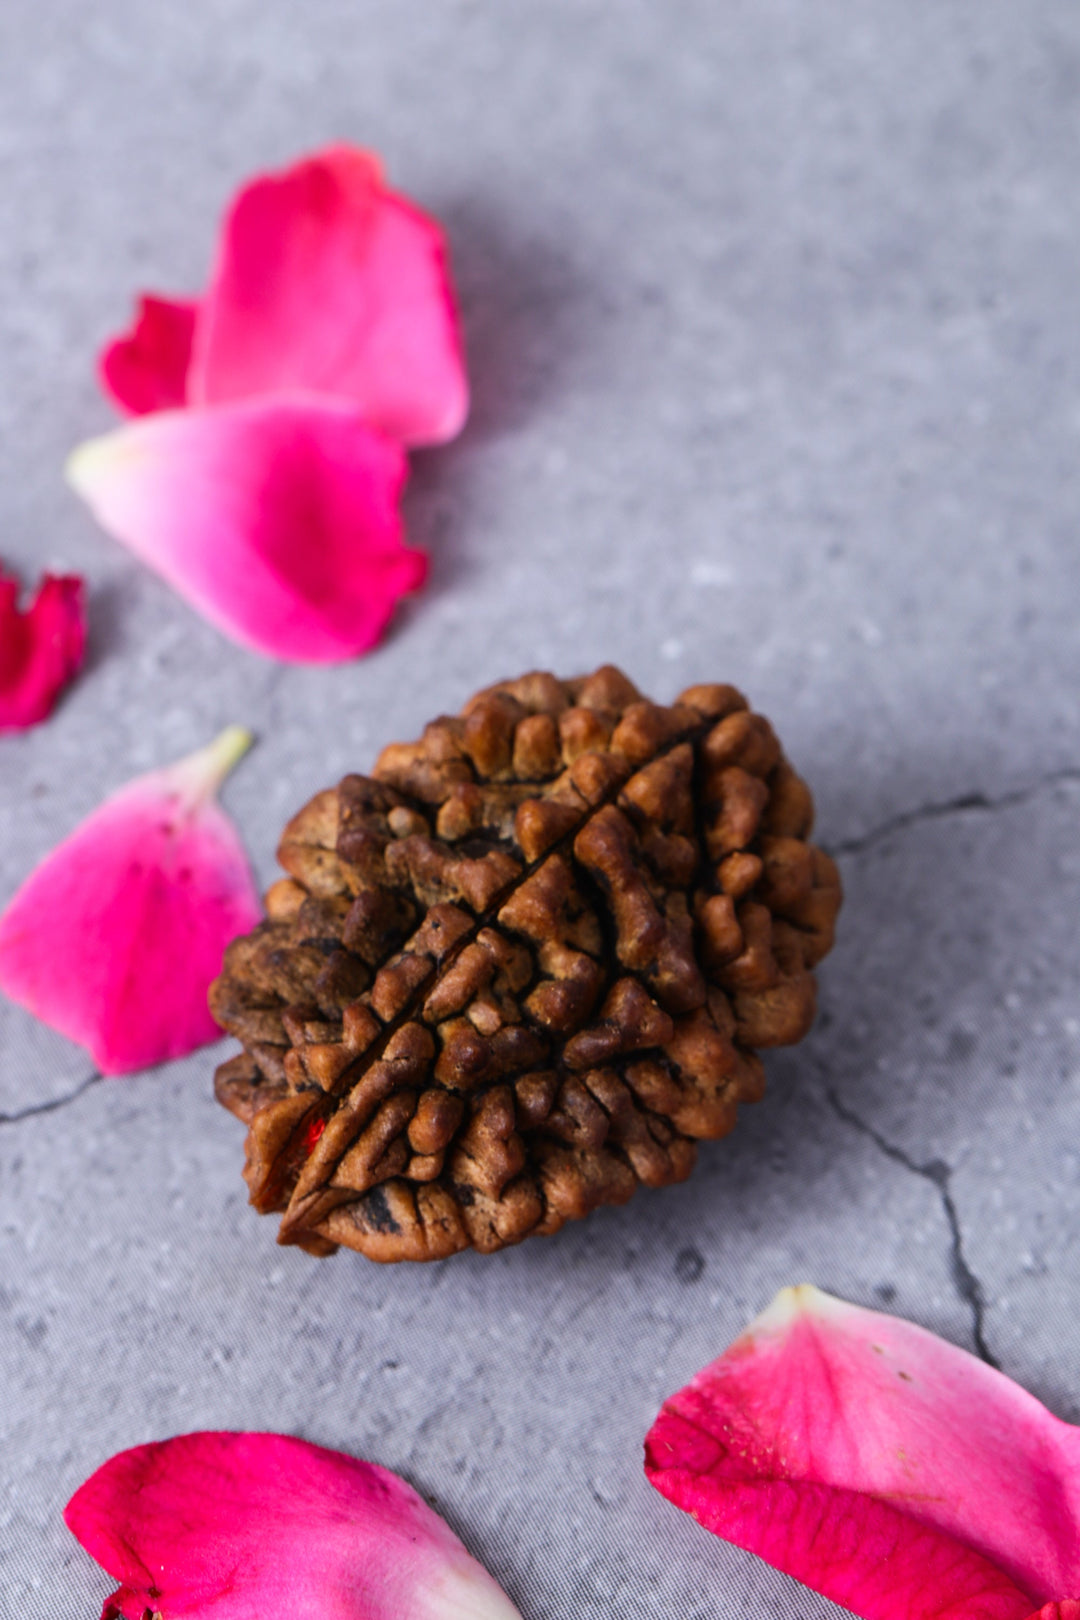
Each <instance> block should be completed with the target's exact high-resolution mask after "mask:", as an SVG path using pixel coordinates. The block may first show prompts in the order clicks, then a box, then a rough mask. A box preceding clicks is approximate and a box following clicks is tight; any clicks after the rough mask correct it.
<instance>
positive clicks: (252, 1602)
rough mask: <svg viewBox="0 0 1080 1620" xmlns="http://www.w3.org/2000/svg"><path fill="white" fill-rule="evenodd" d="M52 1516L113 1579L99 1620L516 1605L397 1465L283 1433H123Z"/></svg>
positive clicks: (499, 1616) (466, 1613)
mask: <svg viewBox="0 0 1080 1620" xmlns="http://www.w3.org/2000/svg"><path fill="white" fill-rule="evenodd" d="M64 1519H65V1521H66V1523H67V1526H68V1528H69V1530H71V1531H72V1533H73V1534H74V1535H75V1536H77V1537H78V1539H79V1541H80V1542H81V1543H82V1545H83V1546H84V1547H85V1548H86V1550H87V1552H89V1553H90V1554H91V1556H92V1557H93V1558H96V1559H97V1561H98V1563H99V1564H102V1565H103V1566H104V1568H105V1569H106V1570H107V1571H108V1572H109V1574H110V1575H112V1576H113V1577H114V1579H116V1580H118V1581H120V1582H121V1586H120V1588H119V1590H118V1591H117V1592H114V1593H113V1595H112V1597H111V1598H108V1599H106V1602H105V1606H104V1609H103V1611H102V1620H116V1617H119V1616H122V1617H123V1620H142V1616H143V1615H144V1614H145V1613H147V1612H148V1611H149V1612H150V1613H160V1614H161V1615H162V1616H163V1620H188V1617H190V1620H195V1617H196V1616H198V1617H202V1616H206V1617H207V1620H209V1617H210V1616H211V1615H212V1616H213V1620H521V1617H520V1615H519V1614H518V1611H517V1609H515V1608H514V1606H513V1604H512V1603H511V1602H510V1600H509V1598H508V1597H507V1596H506V1595H505V1593H504V1592H503V1591H502V1590H501V1588H500V1587H498V1586H497V1585H496V1584H495V1582H494V1581H493V1580H492V1578H491V1576H490V1575H488V1573H487V1571H486V1570H484V1569H483V1568H482V1567H481V1565H480V1564H478V1563H477V1562H476V1560H475V1559H474V1558H472V1557H470V1555H469V1554H468V1553H467V1552H466V1550H465V1548H464V1547H463V1546H462V1544H461V1542H460V1541H459V1540H458V1538H457V1536H455V1535H454V1533H453V1531H452V1530H451V1529H450V1527H449V1526H448V1525H447V1524H446V1523H444V1521H443V1520H442V1519H441V1518H440V1517H439V1516H438V1514H437V1513H434V1512H433V1511H432V1509H431V1508H429V1507H428V1506H427V1504H426V1503H425V1502H424V1501H422V1500H421V1498H420V1497H419V1496H418V1495H417V1494H416V1492H415V1491H414V1490H413V1489H412V1488H411V1486H409V1485H406V1484H405V1482H404V1480H401V1479H399V1478H398V1477H397V1475H396V1474H392V1473H390V1472H389V1471H388V1470H387V1469H385V1468H379V1467H376V1466H375V1464H373V1463H367V1462H361V1461H359V1460H357V1459H356V1458H354V1457H346V1456H344V1455H343V1454H342V1453H341V1452H338V1451H327V1450H324V1449H323V1447H321V1446H313V1445H310V1444H308V1442H306V1441H304V1440H293V1439H289V1438H288V1437H286V1436H284V1435H278V1434H186V1435H180V1436H178V1437H177V1438H176V1439H174V1440H164V1441H160V1442H158V1443H157V1444H154V1445H147V1446H136V1447H135V1448H134V1449H133V1450H131V1451H124V1452H121V1453H120V1455H119V1456H117V1457H113V1458H112V1460H111V1461H110V1462H107V1463H105V1464H104V1466H103V1467H101V1468H99V1469H98V1471H97V1473H96V1474H93V1475H92V1476H91V1477H90V1479H88V1480H87V1481H86V1484H85V1485H83V1486H81V1487H80V1488H79V1490H77V1491H76V1493H75V1495H74V1496H73V1497H72V1499H71V1501H70V1502H69V1503H68V1505H67V1508H66V1510H65V1512H64Z"/></svg>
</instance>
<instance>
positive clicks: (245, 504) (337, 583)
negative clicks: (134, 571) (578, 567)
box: [69, 397, 427, 663]
mask: <svg viewBox="0 0 1080 1620" xmlns="http://www.w3.org/2000/svg"><path fill="white" fill-rule="evenodd" d="M69 477H70V479H71V482H72V484H73V485H74V487H75V488H76V489H77V490H78V491H79V493H80V494H81V495H82V496H83V497H84V499H85V500H86V501H87V502H88V503H89V505H90V507H91V509H92V510H93V512H94V514H95V516H96V517H97V519H98V521H99V522H100V523H101V524H102V525H103V527H104V528H106V529H108V530H109V532H110V533H111V534H114V535H115V536H116V538H117V539H118V540H122V541H124V543H125V544H126V545H128V546H130V547H131V549H132V550H133V551H134V552H135V553H136V555H137V556H139V557H141V558H142V560H143V561H144V562H145V563H148V564H149V566H150V567H151V568H154V569H156V570H157V572H158V573H159V574H161V575H163V576H164V578H165V579H167V580H168V581H169V583H170V585H172V586H173V587H174V588H175V589H176V590H177V591H179V593H180V595H181V596H183V597H184V598H185V599H186V600H187V601H188V602H190V603H191V604H192V606H193V607H195V608H197V609H198V610H199V611H200V612H201V613H204V614H205V615H206V617H207V618H208V619H209V620H210V621H211V623H213V624H216V625H217V626H218V628H219V629H221V630H224V631H225V632H226V634H228V635H231V636H233V637H234V638H235V639H236V640H237V641H239V642H241V643H242V644H243V645H245V646H247V647H251V648H253V649H255V650H256V651H257V652H263V653H267V654H269V655H270V656H272V657H275V658H288V659H296V660H300V661H305V662H309V663H330V662H333V661H335V660H337V659H343V658H352V657H354V656H355V655H356V654H357V653H361V652H365V651H367V649H368V648H370V647H372V646H374V644H375V643H376V642H377V641H378V639H379V637H380V636H381V634H382V632H383V631H384V629H385V628H386V625H387V622H388V620H389V618H390V615H391V613H392V612H393V610H394V606H395V603H396V602H397V600H398V598H399V597H400V596H401V595H402V594H403V593H405V592H407V591H412V590H415V589H416V588H417V586H418V585H420V583H421V582H422V580H423V578H424V575H425V572H426V566H427V564H426V558H425V556H424V554H423V553H422V552H420V551H412V550H407V549H406V548H405V547H404V545H403V544H402V527H401V518H400V514H399V512H398V498H399V495H400V491H401V488H402V485H403V483H404V479H405V457H404V453H403V452H402V450H401V449H400V448H399V446H397V445H396V444H392V443H391V442H390V440H388V439H386V438H384V437H383V436H382V435H381V434H379V433H377V432H375V431H374V430H373V429H372V428H370V427H368V426H367V425H366V424H365V423H364V421H363V419H362V418H361V417H360V415H359V414H358V413H357V412H356V411H355V410H354V409H353V408H352V407H350V406H346V405H342V404H339V403H334V402H330V401H325V400H316V399H313V398H310V397H309V398H301V397H293V398H291V399H275V400H256V401H251V402H248V403H246V404H239V405H230V406H218V407H214V408H207V409H204V410H198V411H168V412H163V413H161V414H159V415H157V416H147V417H143V418H141V419H140V420H139V421H137V422H133V423H131V424H129V425H128V426H127V427H125V428H121V429H120V430H119V431H117V432H116V433H112V434H110V435H109V436H108V437H106V438H103V439H96V440H93V441H91V442H90V443H89V444H86V445H83V446H82V447H81V449H79V450H77V451H76V452H75V454H74V456H73V457H72V458H71V461H70V463H69Z"/></svg>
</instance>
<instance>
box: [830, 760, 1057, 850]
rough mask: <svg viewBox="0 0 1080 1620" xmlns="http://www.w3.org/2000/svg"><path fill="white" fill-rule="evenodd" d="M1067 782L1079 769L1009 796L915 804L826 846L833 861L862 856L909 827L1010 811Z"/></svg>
mask: <svg viewBox="0 0 1080 1620" xmlns="http://www.w3.org/2000/svg"><path fill="white" fill-rule="evenodd" d="M1065 782H1080V767H1077V766H1075V765H1067V766H1064V767H1063V768H1062V769H1061V770H1060V771H1050V772H1049V773H1048V774H1047V775H1046V776H1040V777H1039V779H1038V781H1036V782H1031V783H1029V784H1028V786H1027V787H1022V788H1013V789H1012V790H1011V791H1010V792H1008V793H1002V794H1000V795H999V796H998V797H997V798H991V797H990V795H989V794H987V793H981V792H974V793H961V794H958V795H957V797H956V798H955V799H943V800H941V801H940V802H939V803H931V804H923V805H916V806H915V808H914V809H912V810H901V811H900V812H899V813H898V814H897V815H895V816H890V817H889V819H888V821H883V822H881V823H880V825H879V826H877V827H871V828H870V830H869V832H865V833H860V834H859V835H858V836H857V837H855V838H845V839H842V840H841V841H840V843H838V844H830V845H828V846H826V847H827V848H828V852H829V854H830V855H832V856H833V857H834V858H835V857H837V856H844V855H863V854H865V853H866V852H867V851H868V850H871V849H873V848H874V846H875V845H876V844H880V843H882V842H883V841H884V840H885V839H886V838H890V837H891V836H892V834H893V833H897V832H905V831H906V830H907V828H908V827H915V826H918V824H919V823H920V822H923V821H939V820H941V819H942V818H943V817H945V816H955V815H962V814H963V813H964V812H966V811H971V810H976V811H983V812H987V813H991V814H992V813H993V812H994V811H997V810H1011V809H1014V808H1015V807H1016V805H1018V804H1027V803H1028V801H1029V800H1031V799H1035V798H1038V796H1039V794H1040V793H1045V792H1046V791H1047V789H1049V788H1053V787H1059V786H1060V785H1061V784H1062V783H1065Z"/></svg>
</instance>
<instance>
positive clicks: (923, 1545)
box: [645, 1288, 1080, 1620]
mask: <svg viewBox="0 0 1080 1620" xmlns="http://www.w3.org/2000/svg"><path fill="white" fill-rule="evenodd" d="M645 1468H646V1474H647V1476H648V1478H649V1479H650V1481H651V1482H652V1484H654V1485H655V1486H656V1487H657V1489H658V1490H660V1491H662V1492H663V1494H664V1495H665V1496H667V1497H669V1498H670V1499H671V1500H672V1501H673V1502H675V1503H676V1504H677V1506H679V1507H681V1508H683V1509H684V1510H685V1511H687V1512H689V1513H691V1514H692V1515H693V1516H694V1517H695V1518H696V1519H697V1520H698V1522H699V1523H700V1524H702V1525H704V1526H705V1527H706V1528H707V1529H710V1530H712V1531H714V1532H715V1533H716V1534H717V1535H720V1536H723V1537H724V1538H725V1539H726V1540H728V1541H732V1542H734V1543H735V1544H736V1545H738V1546H740V1547H745V1548H747V1549H748V1550H749V1551H750V1552H754V1553H757V1554H758V1555H759V1556H760V1557H762V1558H764V1559H766V1560H767V1561H768V1562H769V1563H771V1564H774V1565H775V1566H776V1567H777V1568H778V1569H782V1570H785V1571H786V1572H787V1573H788V1574H789V1575H793V1576H795V1577H796V1578H797V1579H798V1580H800V1581H803V1582H804V1583H805V1584H806V1585H807V1586H811V1587H814V1588H815V1589H816V1590H817V1591H819V1592H821V1593H823V1594H824V1595H825V1596H826V1597H829V1598H831V1599H832V1600H833V1601H834V1602H836V1603H840V1604H843V1605H844V1606H845V1607H847V1608H849V1609H852V1610H854V1612H855V1613H856V1614H858V1615H862V1616H864V1617H865V1620H1027V1617H1028V1616H1029V1615H1030V1614H1031V1611H1032V1609H1033V1608H1037V1607H1038V1605H1039V1604H1045V1603H1054V1602H1060V1603H1061V1604H1062V1611H1061V1612H1062V1615H1063V1616H1064V1615H1068V1613H1069V1607H1068V1603H1066V1602H1065V1600H1066V1599H1070V1600H1071V1597H1072V1594H1074V1593H1077V1592H1080V1430H1078V1429H1077V1428H1075V1427H1073V1426H1072V1425H1070V1424H1067V1423H1063V1422H1061V1421H1060V1420H1059V1419H1058V1418H1055V1417H1054V1416H1053V1415H1052V1414H1051V1413H1050V1412H1048V1411H1047V1410H1046V1409H1045V1407H1043V1406H1041V1405H1040V1404H1039V1402H1038V1401H1036V1400H1035V1399H1034V1397H1033V1396H1031V1395H1029V1394H1027V1393H1026V1391H1024V1390H1023V1389H1021V1388H1020V1387H1019V1386H1018V1385H1016V1384H1014V1383H1012V1382H1011V1381H1010V1380H1009V1379H1008V1378H1006V1377H1004V1376H1003V1374H1001V1373H999V1372H996V1371H995V1370H994V1369H993V1368H992V1367H989V1366H987V1365H986V1364H985V1363H984V1362H982V1361H979V1360H976V1358H975V1357H973V1356H970V1355H968V1354H967V1353H966V1352H965V1351H963V1350H959V1349H957V1348H956V1347H955V1346H953V1345H950V1344H946V1343H944V1342H943V1341H942V1340H940V1339H938V1338H935V1336H934V1335H933V1334H931V1333H928V1332H926V1331H925V1330H924V1329H922V1328H918V1327H915V1326H913V1325H911V1324H909V1323H906V1322H902V1321H900V1320H898V1319H897V1318H895V1317H890V1316H883V1315H880V1314H879V1313H877V1312H873V1311H865V1310H861V1309H859V1308H858V1307H856V1306H853V1305H847V1304H844V1303H843V1302H842V1301H840V1300H836V1299H832V1298H830V1297H829V1296H828V1295H827V1294H822V1293H820V1292H819V1291H818V1290H817V1289H814V1288H797V1289H785V1290H784V1291H783V1292H782V1293H781V1294H779V1295H778V1296H777V1298H776V1300H775V1301H774V1302H773V1304H772V1305H771V1306H770V1307H769V1309H768V1310H767V1311H766V1312H765V1313H764V1314H763V1315H762V1316H760V1317H759V1318H758V1319H757V1321H756V1322H754V1323H753V1324H752V1325H751V1326H750V1328H748V1329H747V1331H746V1333H745V1334H743V1336H742V1337H741V1338H740V1339H739V1340H737V1341H736V1343H735V1344H733V1345H732V1346H731V1347H730V1349H728V1350H727V1351H726V1352H725V1353H724V1354H723V1355H722V1356H721V1357H720V1358H719V1360H717V1361H715V1362H713V1363H712V1365H711V1366H709V1367H706V1368H705V1369H704V1370H703V1371H702V1372H700V1373H698V1374H697V1376H696V1377H695V1378H693V1379H692V1380H691V1381H690V1383H689V1384H687V1385H686V1387H685V1388H684V1389H682V1390H680V1391H679V1392H678V1394H676V1395H673V1396H672V1397H671V1398H670V1399H669V1400H668V1401H666V1402H665V1403H664V1406H663V1408H662V1410H661V1412H660V1415H659V1417H658V1418H657V1420H656V1423H655V1424H654V1425H653V1427H652V1429H651V1431H650V1432H649V1435H648V1437H647V1439H646V1465H645Z"/></svg>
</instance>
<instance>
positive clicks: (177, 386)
mask: <svg viewBox="0 0 1080 1620" xmlns="http://www.w3.org/2000/svg"><path fill="white" fill-rule="evenodd" d="M198 310H199V305H198V302H197V300H196V299H193V298H187V299H181V298H159V297H157V296H156V295H155V294H153V293H144V294H143V295H142V297H141V298H140V299H139V304H138V309H137V312H136V315H135V320H134V322H133V323H132V325H131V327H130V328H129V329H128V331H126V332H122V333H121V334H120V336H119V337H115V338H113V339H112V341H111V342H109V343H107V344H106V345H105V347H104V348H103V349H102V351H101V354H100V355H99V356H98V376H99V377H100V379H101V386H102V388H103V389H104V390H105V393H106V394H107V395H108V396H109V398H110V399H111V400H112V401H113V402H114V404H116V405H118V406H119V407H120V409H121V410H122V411H126V412H127V413H128V415H129V416H143V415H145V414H146V413H147V412H149V411H167V410H170V409H172V408H173V407H175V406H178V405H183V403H184V401H185V399H186V398H187V374H188V366H189V364H190V362H191V343H192V339H193V337H194V335H195V319H196V316H197V314H198Z"/></svg>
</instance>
